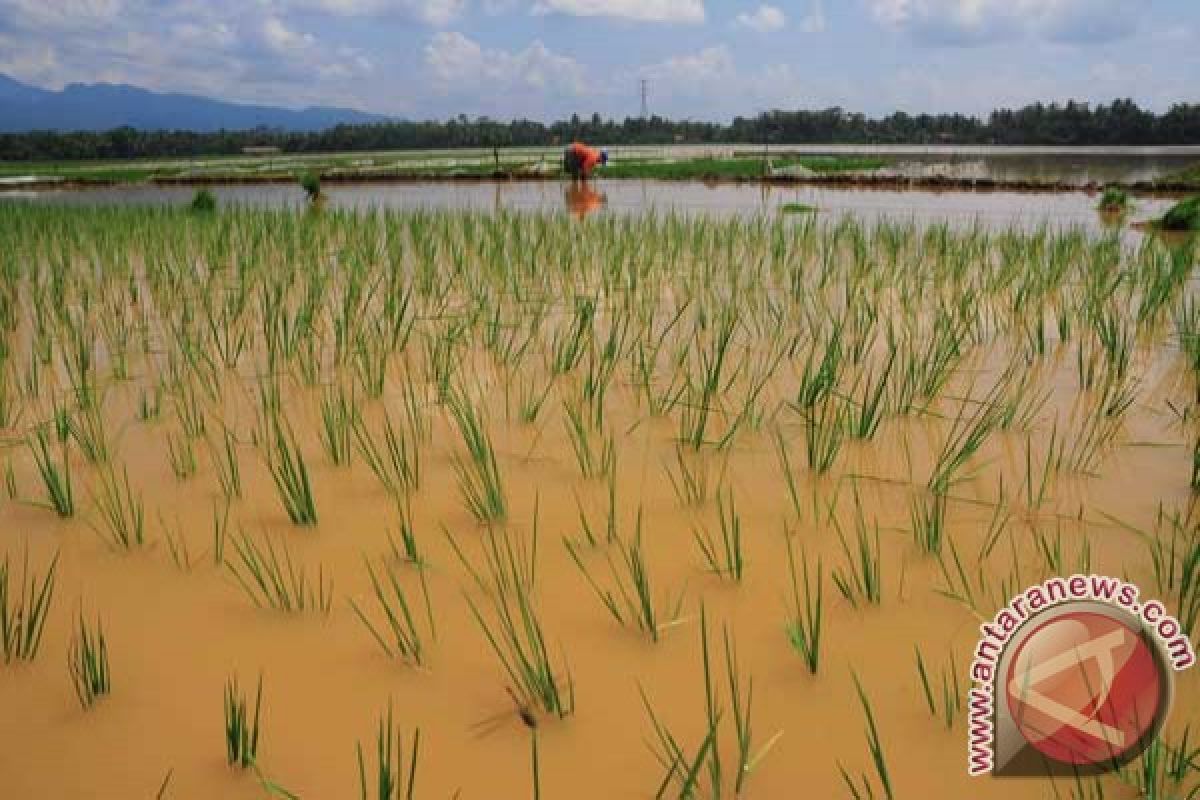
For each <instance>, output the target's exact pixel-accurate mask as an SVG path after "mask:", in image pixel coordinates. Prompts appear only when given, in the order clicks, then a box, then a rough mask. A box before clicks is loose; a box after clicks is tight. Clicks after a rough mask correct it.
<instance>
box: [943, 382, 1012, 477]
mask: <svg viewBox="0 0 1200 800" xmlns="http://www.w3.org/2000/svg"><path fill="white" fill-rule="evenodd" d="M998 385H999V384H998ZM995 399H996V391H995V390H993V392H992V393H991V394H990V395H989V396H988V397H986V398H985V399H984V400H983V401H981V402H980V403H979V404H978V405H977V406H976V410H975V411H974V412H970V411H968V410H967V408H968V405H969V404H971V402H972V401H969V400H964V401H963V402H962V403H961V404H960V405H959V408H958V413H957V414H956V416H955V417H954V420H953V421H952V422H951V424H950V430H949V431H948V432H947V434H946V439H945V441H944V442H943V443H942V447H941V449H940V450H939V451H938V453H937V455H936V456H935V458H934V466H933V469H932V471H931V472H930V475H929V482H928V483H927V484H926V485H927V486H928V487H929V490H930V491H931V492H933V493H934V494H935V495H944V494H946V492H948V491H949V490H950V488H951V487H952V486H953V485H954V484H956V483H958V482H960V481H962V480H966V479H968V478H969V477H970V476H971V475H972V474H974V473H967V474H966V475H963V474H962V473H963V469H964V468H965V467H966V464H967V462H968V461H969V460H970V459H971V457H972V456H974V455H975V454H976V453H977V452H979V449H980V448H981V447H982V446H983V443H984V442H985V441H986V440H987V437H988V436H990V435H991V433H992V432H993V431H994V430H995V429H996V427H997V426H998V425H999V421H1000V418H999V409H1001V408H1002V406H1001V405H999V404H997V403H996V402H994V401H995Z"/></svg>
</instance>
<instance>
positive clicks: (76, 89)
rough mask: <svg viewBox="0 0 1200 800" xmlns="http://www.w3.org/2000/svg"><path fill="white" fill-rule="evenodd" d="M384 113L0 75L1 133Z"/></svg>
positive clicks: (318, 121) (214, 126)
mask: <svg viewBox="0 0 1200 800" xmlns="http://www.w3.org/2000/svg"><path fill="white" fill-rule="evenodd" d="M387 120H388V118H387V117H384V116H380V115H378V114H368V113H366V112H363V111H354V110H352V109H346V108H321V107H316V108H305V109H302V110H299V111H295V110H292V109H287V108H276V107H272V106H249V105H242V104H240V103H227V102H224V101H222V100H213V99H211V98H208V97H199V96H196V95H190V94H163V93H159V92H152V91H149V90H148V89H142V88H139V87H137V86H127V85H124V84H112V83H72V84H70V85H68V86H66V87H64V88H63V89H62V91H57V92H56V91H51V90H48V89H39V88H37V87H34V86H27V85H25V84H23V83H20V82H18V81H15V80H13V79H12V78H9V77H7V76H5V75H0V133H18V132H21V131H32V130H56V131H105V130H111V129H112V128H120V127H122V126H129V127H131V128H137V129H139V130H188V131H197V132H205V131H217V130H222V129H224V130H250V129H253V128H259V127H267V128H282V129H284V130H288V131H317V130H323V129H325V128H330V127H333V126H334V125H339V124H342V123H350V124H364V123H371V122H386V121H387Z"/></svg>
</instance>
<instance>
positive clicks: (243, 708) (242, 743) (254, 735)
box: [225, 675, 262, 769]
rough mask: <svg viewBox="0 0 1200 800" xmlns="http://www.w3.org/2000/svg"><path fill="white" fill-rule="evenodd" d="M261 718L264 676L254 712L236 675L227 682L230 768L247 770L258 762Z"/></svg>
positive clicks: (226, 711)
mask: <svg viewBox="0 0 1200 800" xmlns="http://www.w3.org/2000/svg"><path fill="white" fill-rule="evenodd" d="M261 715H262V675H259V676H258V688H257V690H256V691H255V693H254V713H253V715H251V714H250V713H249V705H248V703H247V700H246V696H245V694H243V692H242V689H241V686H240V685H239V684H238V679H237V676H236V675H234V676H233V677H232V678H230V679H229V680H228V681H226V682H225V760H226V762H227V763H228V764H229V765H230V766H231V767H238V768H240V769H246V768H247V767H253V766H255V765H256V764H257V762H258V742H259V733H260V725H261V721H262V720H261Z"/></svg>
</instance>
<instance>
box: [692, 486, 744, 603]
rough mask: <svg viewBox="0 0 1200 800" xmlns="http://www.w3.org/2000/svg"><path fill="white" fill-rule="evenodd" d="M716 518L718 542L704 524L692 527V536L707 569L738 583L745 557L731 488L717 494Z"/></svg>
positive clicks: (740, 527) (739, 522) (739, 523)
mask: <svg viewBox="0 0 1200 800" xmlns="http://www.w3.org/2000/svg"><path fill="white" fill-rule="evenodd" d="M717 518H718V519H719V521H720V527H721V539H720V541H719V542H718V541H717V540H716V539H715V538H714V537H713V535H712V533H711V532H710V531H708V530H707V529H704V528H699V529H693V530H692V538H693V539H694V540H695V542H696V546H697V547H698V548H700V554H701V556H703V558H704V563H705V564H706V565H707V567H708V570H709V571H710V572H712V573H713V574H715V575H718V576H721V577H727V578H732V579H733V580H734V581H736V582H738V583H741V580H742V573H743V572H744V571H745V568H746V558H745V554H744V552H743V551H742V519H741V516H740V515H739V514H738V512H737V505H736V503H735V502H734V499H733V490H732V489H730V490H728V492H727V493H725V494H721V493H718V494H717Z"/></svg>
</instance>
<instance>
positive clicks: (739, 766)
mask: <svg viewBox="0 0 1200 800" xmlns="http://www.w3.org/2000/svg"><path fill="white" fill-rule="evenodd" d="M723 641H724V655H725V678H726V680H725V687H726V688H727V690H728V693H729V697H728V699H729V704H730V707H731V709H732V712H733V713H732V716H733V741H734V744H735V745H736V751H735V753H734V755H735V762H736V768H735V770H734V771H733V776H734V777H733V780H732V782H731V783H732V786H731V787H729V788H732V791H733V795H734V796H735V797H740V796H742V792H743V789H744V784H745V781H746V779H747V778H748V777H749V776H750V775H751V773H753V771H754V769H755V768H756V767H757V766H758V764H759V763H760V762H761V761H762V760H763V759H764V758H766V756H767V754H768V753H769V752H770V751H771V750H772V748H774V746H775V744H776V743H778V741H779V739H780V738H782V736H783V732H782V731H779V732H778V733H776V734H775V735H774V736H772V737H771V739H770V740H768V741H767V742H766V744H764V745H763V747H761V748H760V749H759V751H758V752H757V753H755V752H754V750H753V745H754V736H753V728H752V725H751V715H752V711H753V702H754V683H753V680H751V679H748V680H747V681H746V682H745V683H744V684H743V682H742V679H741V675H740V671H739V668H738V660H737V654H736V652H735V650H734V647H733V641H732V638H731V637H730V635H729V629H728V627H726V628H725V629H724V632H723ZM700 656H701V668H702V675H703V679H704V680H703V687H704V718H705V722H706V726H705V728H704V730H705V735H704V739H703V740H702V742H701V744H700V745H699V747H698V748H697V749H696V751H695V753H694V754H692V753H691V752H689V751H688V750H687V749H685V748H684V747H683V745H681V743H680V739H679V737H678V736H676V735H675V733H673V732H672V731H671V729H670V728H669V727H668V726H667V725H666V724H665V723H664V722H663V720H662V718H660V717H659V716H658V714H656V713H655V711H654V708H653V706H652V705H651V704H650V700H649V698H647V696H646V692H645V690H644V689H642V688H641V687H640V686H639V691H640V693H641V696H642V705H643V706H644V707H645V709H646V713H647V714H648V715H649V717H650V722H651V725H652V727H653V730H654V739H655V741H654V742H653V743H652V744H651V749H652V751H653V753H654V755H655V758H656V759H657V760H658V762H659V764H660V765H661V766H662V768H663V769H664V770H665V773H664V776H663V779H662V781H661V783H660V784H659V787H658V790H657V791H656V792H655V797H659V798H662V797H666V796H668V792H669V793H670V796H673V797H677V798H681V799H682V798H695V797H697V796H698V792H699V791H700V783H701V777H702V776H703V775H705V774H707V777H708V796H710V797H714V798H716V797H721V796H722V795H723V794H724V791H725V789H726V788H727V786H728V784H727V783H726V773H725V771H724V764H723V762H722V758H721V751H720V747H721V736H720V732H721V721H722V719H724V718H725V712H724V710H723V709H722V707H721V706H722V704H721V699H720V697H719V695H720V694H721V687H720V684H719V682H718V680H717V676H716V673H715V671H714V669H713V667H712V663H711V658H710V653H709V636H708V616H707V613H706V612H705V610H704V606H703V605H702V606H701V607H700Z"/></svg>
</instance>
